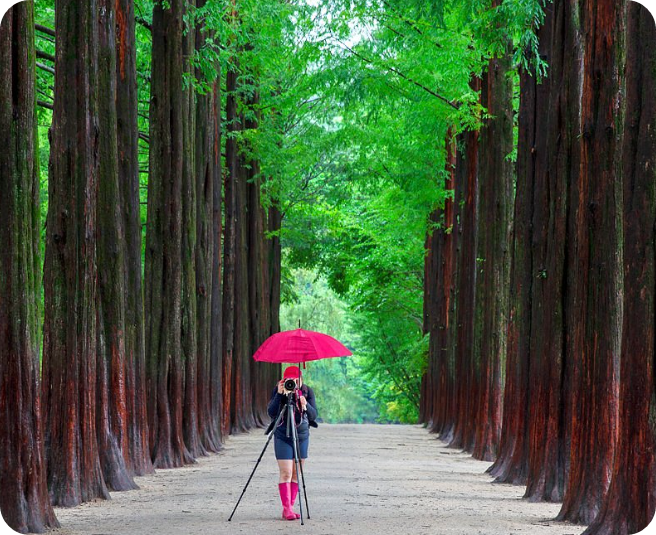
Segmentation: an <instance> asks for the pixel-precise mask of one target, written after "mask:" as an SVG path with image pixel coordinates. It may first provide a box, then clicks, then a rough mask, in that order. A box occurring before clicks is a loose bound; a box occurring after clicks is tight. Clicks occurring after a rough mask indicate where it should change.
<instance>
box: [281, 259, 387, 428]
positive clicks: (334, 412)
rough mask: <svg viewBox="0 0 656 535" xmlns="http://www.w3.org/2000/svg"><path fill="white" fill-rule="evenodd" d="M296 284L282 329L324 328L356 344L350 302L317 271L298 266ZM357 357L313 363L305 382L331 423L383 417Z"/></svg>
mask: <svg viewBox="0 0 656 535" xmlns="http://www.w3.org/2000/svg"><path fill="white" fill-rule="evenodd" d="M293 275H294V280H293V288H292V289H291V291H289V292H288V293H287V295H288V296H289V298H288V299H287V301H285V302H284V303H283V305H282V307H281V311H280V323H281V329H282V330H291V329H296V328H298V324H299V322H300V324H301V326H302V327H303V328H304V329H308V330H311V331H319V332H323V333H326V334H330V335H331V336H333V337H335V338H337V339H338V340H340V341H341V342H342V343H344V344H345V345H346V346H347V347H349V348H351V349H354V345H353V344H354V335H353V333H352V331H351V329H350V328H349V325H348V324H347V321H346V318H347V314H346V304H345V303H344V302H343V301H342V300H341V299H339V297H338V296H337V295H336V294H335V293H334V292H333V291H332V290H331V289H330V288H329V287H328V285H327V283H326V281H325V280H324V279H322V278H321V277H319V276H318V275H317V274H316V272H312V271H309V270H304V269H297V270H294V272H293ZM359 361H360V359H359V357H358V355H357V351H356V355H355V356H354V357H344V358H334V359H325V360H320V361H313V362H309V363H307V367H306V369H305V370H303V377H304V380H305V382H306V383H307V384H308V385H309V386H311V387H312V388H313V389H314V392H315V396H316V400H317V409H318V412H319V418H321V419H322V420H323V421H326V422H330V423H338V422H342V423H363V422H374V421H375V420H376V418H377V416H378V409H377V406H376V403H375V402H374V401H373V399H372V398H371V395H370V391H371V387H370V385H368V384H367V383H366V382H365V381H364V379H363V373H362V369H361V368H362V367H361V364H360V362H359Z"/></svg>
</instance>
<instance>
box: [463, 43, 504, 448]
mask: <svg viewBox="0 0 656 535" xmlns="http://www.w3.org/2000/svg"><path fill="white" fill-rule="evenodd" d="M505 41H506V46H505V50H504V53H503V55H502V56H500V57H499V58H493V59H491V60H490V62H489V64H488V68H487V72H486V73H485V74H484V76H483V87H482V91H481V101H482V104H483V106H485V108H486V109H487V112H488V114H490V115H492V118H491V119H488V120H487V121H486V122H485V123H484V125H483V127H482V128H481V137H480V146H481V152H480V158H481V161H480V167H479V195H480V197H479V198H480V203H479V207H480V212H479V214H480V217H479V220H478V225H477V228H478V251H479V253H478V255H477V259H476V261H477V268H478V275H477V277H479V278H478V279H477V283H476V311H475V316H474V318H475V324H474V332H475V336H474V346H473V347H474V351H475V355H477V357H475V359H476V360H478V366H477V370H478V381H480V390H478V392H477V394H478V397H477V399H478V403H477V405H478V406H477V414H476V440H475V445H474V450H473V456H474V458H476V459H482V460H486V461H493V460H495V459H496V456H497V453H498V447H499V440H500V434H501V413H502V391H503V381H504V378H503V373H502V369H503V367H504V363H505V355H506V325H507V317H508V298H509V292H508V288H509V275H510V256H511V255H510V240H511V236H512V206H513V189H514V172H513V168H512V163H511V162H510V161H509V160H508V158H507V157H508V155H509V154H510V153H511V152H512V149H513V111H512V94H513V85H512V78H511V77H510V76H509V73H510V69H511V43H510V40H509V39H508V38H506V39H505Z"/></svg>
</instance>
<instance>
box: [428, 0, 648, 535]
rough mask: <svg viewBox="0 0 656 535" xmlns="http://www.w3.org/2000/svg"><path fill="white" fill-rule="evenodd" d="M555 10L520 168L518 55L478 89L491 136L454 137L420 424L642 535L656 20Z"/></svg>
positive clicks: (431, 249)
mask: <svg viewBox="0 0 656 535" xmlns="http://www.w3.org/2000/svg"><path fill="white" fill-rule="evenodd" d="M544 11H545V17H544V20H543V21H542V23H541V24H540V27H539V29H538V30H537V37H538V43H539V45H538V50H539V57H540V58H541V59H542V60H544V61H546V62H547V63H548V68H547V70H546V75H545V73H544V72H542V69H541V68H540V67H537V69H536V68H526V67H524V68H522V69H520V82H519V88H520V91H519V98H520V103H519V113H518V125H517V126H518V144H517V160H516V165H515V169H514V170H513V168H512V165H511V164H510V163H509V161H508V160H507V159H505V158H504V157H505V156H506V155H507V154H509V153H510V150H511V149H512V135H513V121H512V85H511V84H510V83H509V82H508V80H509V79H510V78H509V76H508V72H509V68H510V64H509V62H508V59H509V51H508V50H506V51H502V53H500V54H497V57H496V58H495V59H492V60H491V61H490V63H489V65H488V67H487V69H486V71H485V72H484V74H483V76H482V79H480V80H474V81H473V82H472V83H473V84H474V85H476V84H479V83H480V84H481V85H482V91H481V102H482V104H483V105H484V106H485V108H486V109H487V112H488V114H489V117H488V118H486V119H484V121H483V125H482V128H481V129H480V132H473V131H467V132H464V133H462V134H459V135H457V136H452V135H448V136H447V141H446V144H447V152H448V153H449V157H448V159H447V173H446V174H447V179H446V184H445V187H446V189H448V190H451V191H452V192H453V193H452V197H451V198H449V199H448V200H447V201H446V202H445V204H444V207H443V208H441V209H439V210H438V211H436V212H435V213H434V214H433V216H432V218H433V220H434V221H435V222H436V226H437V228H436V230H435V231H434V232H432V233H430V234H429V235H428V237H427V242H426V246H427V250H428V253H427V256H426V264H425V274H426V277H425V309H424V318H425V330H426V332H428V333H429V334H430V351H429V367H428V369H427V372H426V374H425V376H424V379H423V382H422V404H421V416H420V417H421V420H422V421H423V422H425V423H427V424H428V426H429V427H430V429H431V430H432V431H433V432H436V433H439V434H440V438H441V439H443V440H445V441H447V442H448V443H449V444H450V445H451V446H452V447H456V448H462V449H464V450H466V451H470V452H472V454H473V456H474V457H475V458H478V459H484V460H488V461H494V464H493V465H492V467H491V468H490V472H491V474H492V475H494V476H495V477H496V480H497V481H500V482H509V483H513V484H517V485H526V494H525V497H526V498H528V499H530V500H535V501H542V500H544V501H562V502H563V504H562V509H561V511H560V513H559V515H558V519H560V520H569V521H572V522H576V523H584V524H590V527H589V528H588V530H587V531H586V533H589V534H628V533H635V532H637V531H640V530H641V529H643V528H644V527H645V526H646V525H647V524H648V523H649V522H650V521H651V519H652V517H653V515H654V511H655V509H656V503H655V502H654V499H653V488H654V473H655V472H654V468H655V465H654V433H655V431H656V430H655V429H654V423H653V417H650V415H651V414H653V410H654V405H653V404H654V399H656V398H655V396H654V394H655V389H654V368H653V366H654V357H655V353H654V326H655V323H654V320H655V318H654V296H655V292H656V280H655V276H654V269H655V258H654V246H655V237H654V231H655V230H654V229H655V228H656V227H655V224H656V204H655V203H656V196H655V190H654V183H655V180H656V174H655V167H654V154H656V137H655V134H654V128H655V127H656V116H655V113H656V102H655V101H654V84H655V82H656V70H655V67H656V47H655V46H654V45H653V43H654V39H655V38H656V27H655V26H654V21H653V19H652V17H651V15H650V14H649V12H648V11H647V10H646V9H645V8H643V7H642V6H640V5H638V4H636V3H633V2H618V1H616V0H584V1H580V2H570V1H568V0H555V1H554V2H553V4H550V3H548V4H546V5H545V7H544ZM536 71H537V72H536ZM502 415H503V418H502Z"/></svg>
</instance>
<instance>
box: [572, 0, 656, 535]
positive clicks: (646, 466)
mask: <svg viewBox="0 0 656 535" xmlns="http://www.w3.org/2000/svg"><path fill="white" fill-rule="evenodd" d="M626 35H627V57H626V71H625V73H626V116H625V117H626V120H625V123H624V143H623V169H622V171H623V185H624V213H623V217H624V253H625V254H624V319H623V328H622V353H621V365H620V367H621V370H620V377H621V378H622V381H621V384H620V397H619V399H620V401H619V403H620V412H619V442H618V444H617V451H616V454H615V460H614V463H613V471H612V476H611V477H612V480H611V484H610V488H609V490H608V493H607V494H606V496H605V498H604V500H603V503H602V506H601V511H600V513H599V515H598V516H597V517H596V518H595V520H594V521H593V522H592V524H591V525H590V527H589V528H588V529H587V530H586V532H585V533H586V535H628V534H630V533H637V532H639V531H642V530H643V529H644V528H646V526H647V525H648V524H649V523H650V521H651V520H652V519H653V517H654V510H655V509H656V503H655V501H654V493H653V489H654V487H655V485H656V473H655V471H654V436H655V434H654V431H655V429H654V423H653V419H652V421H650V415H653V414H654V399H655V398H654V321H655V317H654V297H655V292H656V285H655V284H656V283H655V271H654V270H655V267H656V266H655V258H654V255H655V253H654V249H655V245H656V243H655V237H654V229H655V228H656V194H655V193H656V190H654V182H655V181H656V176H655V173H654V170H655V169H656V168H655V164H656V161H655V156H656V133H655V128H656V102H654V95H655V94H656V93H655V92H656V70H655V67H656V49H655V48H654V45H653V43H654V41H655V40H656V28H655V27H654V19H653V18H652V16H651V14H650V13H649V12H648V11H647V9H646V8H644V7H643V6H641V5H639V4H637V3H633V2H632V3H630V4H629V5H628V20H627V33H626ZM652 418H653V417H652Z"/></svg>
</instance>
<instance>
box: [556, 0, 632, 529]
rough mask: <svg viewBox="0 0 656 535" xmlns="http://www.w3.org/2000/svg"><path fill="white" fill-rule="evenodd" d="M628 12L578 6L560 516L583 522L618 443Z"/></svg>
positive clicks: (595, 3) (605, 4)
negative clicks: (566, 456)
mask: <svg viewBox="0 0 656 535" xmlns="http://www.w3.org/2000/svg"><path fill="white" fill-rule="evenodd" d="M625 10H626V5H625V3H624V2H617V1H615V0H589V1H585V2H583V4H582V6H581V11H580V13H581V20H582V24H583V33H582V35H583V38H584V40H583V50H584V56H583V71H582V75H583V80H582V87H583V91H582V93H581V95H582V101H581V127H582V129H581V140H580V144H579V146H580V160H579V169H580V171H579V174H578V177H577V180H575V181H573V182H572V183H571V190H570V191H571V211H572V213H571V217H570V219H569V224H568V229H567V233H568V251H567V256H568V271H567V278H568V282H567V290H568V300H567V304H566V329H567V331H566V332H567V339H566V354H565V355H566V358H567V360H568V362H569V363H571V365H572V368H571V370H572V373H571V375H570V381H571V382H570V388H571V390H570V396H571V397H570V398H569V403H570V407H571V408H570V410H571V449H570V462H571V464H570V470H569V478H568V481H567V486H566V489H565V495H564V497H563V507H562V509H561V512H560V513H559V516H558V517H559V518H560V519H566V520H570V521H572V522H582V523H585V524H588V523H590V522H591V521H592V520H593V519H594V518H595V516H597V514H598V512H599V507H600V505H601V501H602V499H603V497H604V495H605V493H606V491H607V489H608V485H609V483H610V481H609V478H610V473H611V470H612V462H613V456H614V454H615V444H616V441H617V414H618V395H619V392H618V380H619V351H620V342H621V332H622V331H621V329H622V302H621V295H622V280H621V279H622V229H621V214H622V206H621V199H622V178H621V177H622V171H621V161H622V150H621V149H622V146H621V139H622V128H623V123H622V119H623V109H622V101H623V99H622V93H623V81H622V78H623V66H624V58H623V50H622V45H621V43H622V41H623V40H622V37H621V36H622V34H623V32H624V24H625ZM601 73H603V76H602V75H601Z"/></svg>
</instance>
